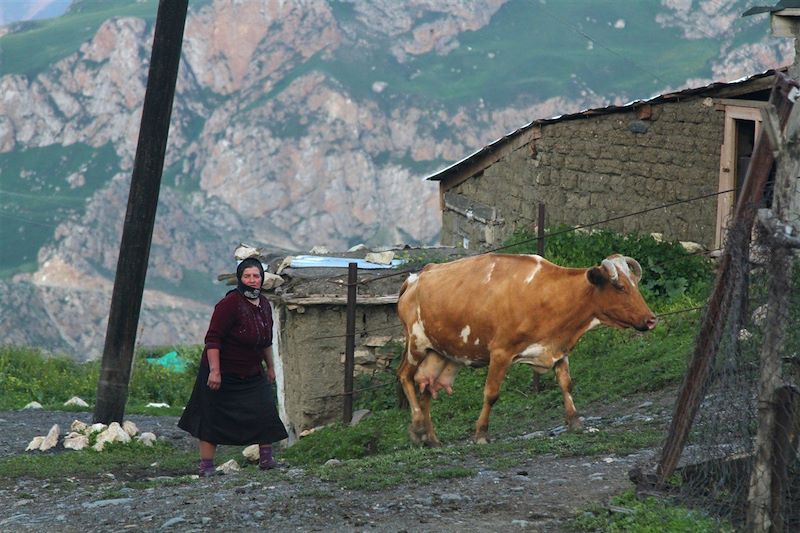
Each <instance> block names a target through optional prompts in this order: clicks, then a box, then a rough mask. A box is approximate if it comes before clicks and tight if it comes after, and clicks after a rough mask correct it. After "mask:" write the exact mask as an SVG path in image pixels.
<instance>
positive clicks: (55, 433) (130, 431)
mask: <svg viewBox="0 0 800 533" xmlns="http://www.w3.org/2000/svg"><path fill="white" fill-rule="evenodd" d="M69 429H70V431H69V433H68V434H67V435H65V436H64V439H63V441H62V444H63V446H64V448H65V449H68V450H83V449H84V448H88V447H90V446H91V448H92V449H93V450H95V451H98V452H102V451H103V449H104V448H105V446H106V444H108V443H109V442H121V443H123V444H128V443H130V442H132V441H133V440H136V441H138V442H140V443H142V444H143V445H145V446H152V445H153V443H154V442H155V441H156V436H155V435H154V434H153V433H150V432H144V433H139V428H138V427H136V424H134V423H133V422H131V421H129V420H126V421H125V422H123V423H122V425H120V424H119V422H112V423H111V424H109V425H108V426H107V425H105V424H91V425H89V424H86V423H85V422H81V421H80V420H75V421H74V422H72V424H71V425H70V428H69ZM60 435H61V428H60V427H59V426H58V424H54V425H53V426H52V427H51V428H50V431H48V432H47V435H45V436H39V437H34V438H33V440H31V442H30V443H29V444H28V447H27V448H25V451H26V452H29V451H36V450H38V451H47V450H49V449H51V448H53V447H55V446H56V445H57V444H58V438H59V436H60ZM92 441H94V444H93V445H92V444H91V442H92Z"/></svg>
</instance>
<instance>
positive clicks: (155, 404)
mask: <svg viewBox="0 0 800 533" xmlns="http://www.w3.org/2000/svg"><path fill="white" fill-rule="evenodd" d="M145 407H169V404H168V403H163V402H150V403H148V404H147V405H146V406H145Z"/></svg>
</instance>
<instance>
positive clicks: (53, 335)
mask: <svg viewBox="0 0 800 533" xmlns="http://www.w3.org/2000/svg"><path fill="white" fill-rule="evenodd" d="M750 4H752V2H746V1H739V2H726V3H721V2H718V1H711V0H709V1H700V2H683V1H677V0H662V1H661V2H657V1H654V0H651V1H648V2H642V5H637V10H636V12H630V10H629V9H627V8H626V6H628V4H627V3H625V2H619V1H611V0H605V1H599V2H593V3H592V4H591V6H587V4H586V3H583V2H558V3H555V2H548V1H545V0H542V1H540V2H528V1H527V0H487V1H485V2H472V1H469V0H410V1H408V2H392V1H388V0H346V1H336V0H328V1H322V0H320V1H316V2H283V1H280V0H270V1H255V0H253V1H233V0H214V1H193V2H191V5H190V11H189V15H188V18H187V22H186V29H185V34H184V41H183V53H182V57H181V66H180V71H179V79H178V85H177V90H176V97H175V101H174V105H173V112H172V122H171V129H170V137H169V145H168V148H167V154H166V162H165V169H164V176H163V180H162V188H161V193H160V203H159V208H158V214H157V218H156V227H155V232H154V236H153V245H152V249H151V256H150V269H149V271H148V289H147V291H146V294H145V302H144V307H143V311H142V317H141V328H140V334H139V337H138V342H139V343H140V344H142V345H170V344H174V343H195V342H201V341H202V336H203V334H204V332H205V328H206V326H207V323H208V317H209V316H210V311H211V304H213V302H214V301H215V300H216V299H217V298H219V297H220V296H221V295H222V294H223V293H224V290H225V288H224V287H221V286H220V285H218V284H216V283H215V281H214V280H215V278H216V275H217V274H219V273H221V272H231V271H233V269H234V268H235V263H234V261H233V258H232V252H233V249H234V247H235V246H236V245H237V244H238V243H239V242H248V243H252V244H255V245H258V246H260V247H262V248H263V247H269V246H273V247H280V248H285V249H294V250H308V249H309V248H311V247H312V246H313V245H317V244H319V245H325V246H327V247H328V248H329V249H332V250H337V249H339V250H344V249H346V248H348V247H350V246H352V245H354V244H356V243H359V242H365V243H367V244H370V245H376V246H379V245H390V244H395V243H423V244H427V243H433V242H436V240H437V236H438V231H439V224H440V222H439V208H438V194H437V190H436V188H435V186H434V185H433V184H431V183H428V182H426V181H425V180H424V179H423V178H424V177H425V176H426V175H427V174H429V173H431V172H433V171H436V170H438V169H440V168H443V167H444V166H446V165H448V164H450V163H452V162H454V161H457V160H459V159H461V158H463V157H465V156H467V155H469V154H470V153H472V152H473V151H475V150H477V149H479V148H481V147H482V146H484V145H486V144H488V143H489V142H491V141H493V140H494V139H496V138H498V137H499V136H501V135H503V134H505V133H507V132H509V131H512V130H514V129H516V128H518V127H520V126H522V125H524V124H526V123H527V122H529V121H530V120H533V119H535V118H541V117H547V116H552V115H555V114H560V113H565V112H571V111H576V110H579V109H585V108H588V107H598V106H604V105H608V104H612V103H622V102H626V101H629V100H631V99H634V98H645V97H649V96H651V95H653V94H655V93H658V92H663V91H665V90H670V89H676V88H681V87H685V86H693V85H700V84H704V83H708V82H710V81H720V80H729V79H735V78H738V77H741V76H746V75H749V74H753V73H755V72H760V71H762V70H765V69H767V68H772V67H776V66H781V65H784V64H788V63H790V62H791V54H792V53H793V50H792V46H791V43H788V42H786V41H781V40H776V39H771V38H769V37H768V36H767V34H768V23H767V22H766V21H765V19H764V18H761V19H757V18H755V17H754V18H753V19H747V20H745V19H741V18H740V17H739V14H740V13H741V12H743V11H744V10H745V9H746V8H747V7H748V6H749V5H750ZM156 11H157V2H156V1H155V0H138V1H134V0H114V1H113V2H104V3H97V2H91V1H88V0H77V1H75V2H73V4H72V5H71V7H70V8H69V10H68V11H67V13H65V14H64V15H63V16H60V17H57V18H54V19H49V20H46V21H40V22H24V23H15V24H11V25H8V26H5V27H3V28H2V29H0V35H2V37H0V54H1V55H0V65H2V66H0V94H2V95H3V98H2V99H0V218H2V219H3V220H2V227H0V246H1V247H2V251H3V253H2V257H1V258H0V276H2V281H0V302H2V306H1V307H0V339H2V340H0V342H3V343H7V344H27V345H34V346H39V347H42V348H44V349H47V350H51V351H57V352H63V353H68V354H70V355H73V356H74V357H77V358H80V359H86V358H93V357H97V356H98V355H99V354H100V353H101V351H102V347H103V340H104V336H105V322H106V319H107V313H108V305H109V303H110V288H111V286H112V284H113V278H114V270H115V268H116V260H117V253H118V246H119V241H120V236H121V229H122V221H123V218H124V215H123V214H124V212H125V208H126V202H127V192H128V188H129V185H130V174H131V170H132V163H133V159H134V155H135V152H136V142H137V137H138V129H139V121H140V117H141V108H142V103H143V100H144V92H145V85H146V81H147V71H148V66H149V61H150V52H151V44H152V38H153V30H154V21H155V14H156Z"/></svg>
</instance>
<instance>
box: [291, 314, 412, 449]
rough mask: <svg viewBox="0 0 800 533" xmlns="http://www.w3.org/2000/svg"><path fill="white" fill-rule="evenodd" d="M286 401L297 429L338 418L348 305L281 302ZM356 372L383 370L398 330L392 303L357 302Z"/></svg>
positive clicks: (398, 339) (393, 349)
mask: <svg viewBox="0 0 800 533" xmlns="http://www.w3.org/2000/svg"><path fill="white" fill-rule="evenodd" d="M280 312H281V333H280V334H281V349H280V351H281V362H282V364H283V372H284V391H285V392H284V394H285V396H284V405H285V409H286V413H287V415H288V417H289V424H290V425H291V426H292V428H293V430H294V431H295V433H296V434H299V433H301V432H302V431H304V430H306V429H311V428H314V427H317V426H322V425H325V424H329V423H331V422H338V421H340V420H341V419H342V396H341V394H342V392H343V390H344V354H345V340H346V339H345V331H346V325H347V315H346V307H345V306H341V305H313V306H297V305H290V306H285V305H282V306H280ZM355 341H356V342H355V363H356V365H355V372H356V374H359V373H362V374H364V373H367V374H368V373H372V372H382V371H387V367H388V365H389V364H390V362H391V359H392V357H393V356H394V354H395V353H396V351H397V350H396V348H397V346H398V343H402V341H403V336H402V329H401V328H400V321H399V319H398V318H397V311H396V306H395V305H394V304H391V305H363V306H357V307H356V338H355Z"/></svg>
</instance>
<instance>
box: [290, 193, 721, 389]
mask: <svg viewBox="0 0 800 533" xmlns="http://www.w3.org/2000/svg"><path fill="white" fill-rule="evenodd" d="M731 192H733V191H732V190H723V191H718V192H714V193H709V194H703V195H699V196H696V197H692V198H687V199H681V200H676V201H673V202H668V203H664V204H660V205H658V206H654V207H651V208H646V209H642V210H639V211H635V212H632V213H626V214H623V215H617V216H613V217H609V218H605V219H603V220H598V221H596V222H592V223H589V224H581V225H577V226H574V227H571V228H566V229H559V230H555V231H552V232H549V233H546V234H545V235H544V238H545V239H547V238H552V237H556V236H559V235H564V234H567V233H571V232H577V231H581V230H585V229H588V228H592V227H598V226H602V225H604V224H608V223H609V222H613V221H617V220H620V219H623V218H628V217H637V216H643V215H646V214H648V213H651V212H653V211H657V210H660V209H669V208H671V207H674V206H677V205H682V204H686V203H691V202H703V201H707V200H709V199H715V198H716V197H717V196H719V195H721V194H728V193H731ZM541 238H542V237H535V238H532V239H522V240H519V241H516V242H514V243H512V244H509V245H505V246H502V247H498V248H493V249H490V250H485V251H483V252H481V254H486V253H493V252H496V251H500V250H504V249H509V248H512V247H515V246H519V245H523V244H530V243H532V242H535V241H538V240H540V239H541ZM720 251H721V249H714V250H700V251H696V252H691V253H689V252H687V253H686V254H685V255H682V256H679V257H676V258H672V259H670V260H667V261H664V262H662V263H659V265H658V266H660V267H662V268H663V267H668V266H669V265H670V264H672V263H675V262H677V261H682V260H686V259H687V258H691V257H709V256H712V255H713V254H715V253H718V252H720ZM481 254H479V255H481ZM422 268H424V265H420V266H418V267H415V268H406V269H401V270H397V271H392V272H388V273H381V274H374V273H368V274H362V276H361V279H358V280H357V281H356V283H355V285H356V286H357V287H364V286H366V285H368V284H370V283H373V282H377V281H380V280H384V279H388V278H394V277H399V276H407V275H410V274H414V273H418V272H420V271H421V270H422ZM329 281H331V282H333V283H337V284H340V285H342V286H343V287H347V286H348V283H347V282H346V281H343V280H342V279H341V276H337V279H331V280H329ZM398 286H399V283H398ZM702 309H703V307H702V306H699V307H698V306H695V307H690V308H686V309H679V310H673V311H669V312H664V313H659V314H657V316H658V318H659V319H660V320H669V318H670V317H672V316H675V315H680V314H685V313H691V312H698V311H701V310H702ZM367 326H368V324H367V319H366V317H365V319H364V321H363V322H362V324H361V327H360V328H357V330H356V332H355V336H356V337H357V338H360V339H362V340H363V339H364V338H367V337H369V336H371V335H375V334H386V333H387V332H388V333H390V334H391V337H392V338H395V337H402V336H403V331H402V325H401V324H400V323H399V322H398V323H396V324H392V325H389V326H380V327H367ZM347 337H348V335H347V334H346V333H345V334H331V335H317V336H313V337H309V338H307V339H305V340H306V341H325V340H333V339H347ZM396 356H397V354H394V355H393V356H392V358H391V359H389V360H384V363H383V365H376V366H373V367H372V368H371V369H368V368H365V367H363V366H362V367H361V368H360V372H361V373H362V375H365V376H367V377H368V378H370V379H373V380H380V379H381V378H380V376H379V375H380V374H383V373H391V374H392V376H393V374H394V366H395V365H394V364H393V359H394V357H396ZM393 385H394V383H393V381H392V382H386V383H381V384H378V385H370V386H368V387H366V388H361V389H358V390H354V391H352V392H348V391H345V392H342V393H338V392H337V393H332V394H327V395H320V396H316V397H314V398H313V400H316V401H325V400H333V399H336V398H341V397H343V396H357V394H358V393H359V392H364V391H368V390H369V391H371V390H374V389H376V388H377V389H380V388H383V387H390V386H393Z"/></svg>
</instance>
